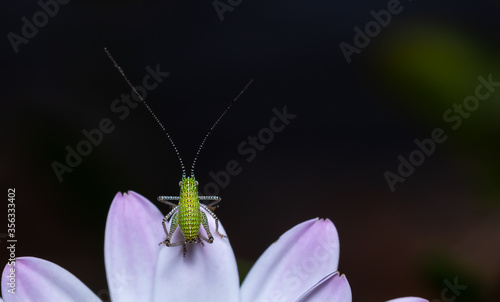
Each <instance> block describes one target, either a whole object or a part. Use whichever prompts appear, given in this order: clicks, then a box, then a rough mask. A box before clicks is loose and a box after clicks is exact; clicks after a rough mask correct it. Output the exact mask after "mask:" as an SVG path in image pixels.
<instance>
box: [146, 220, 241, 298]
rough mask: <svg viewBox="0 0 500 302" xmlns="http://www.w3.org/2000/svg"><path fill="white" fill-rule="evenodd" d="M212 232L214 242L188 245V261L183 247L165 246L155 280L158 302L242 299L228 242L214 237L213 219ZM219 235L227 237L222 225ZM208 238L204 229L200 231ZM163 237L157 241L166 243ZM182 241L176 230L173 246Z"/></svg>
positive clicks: (226, 239)
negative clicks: (184, 255)
mask: <svg viewBox="0 0 500 302" xmlns="http://www.w3.org/2000/svg"><path fill="white" fill-rule="evenodd" d="M207 217H208V219H209V226H210V231H211V232H212V235H213V237H214V242H213V243H212V244H209V243H207V242H204V246H202V245H201V244H199V243H188V244H187V254H186V257H183V256H182V245H181V246H174V247H167V246H165V245H162V248H161V252H160V258H159V259H158V267H157V273H156V279H155V282H156V283H155V295H154V300H153V301H155V302H165V301H169V302H170V301H172V302H183V301H201V302H235V301H238V295H239V277H238V268H237V266H236V259H235V257H234V253H233V250H232V248H231V244H230V243H229V240H228V238H221V237H220V236H218V235H217V234H216V233H215V222H214V219H212V217H211V216H210V215H208V214H207ZM219 231H220V232H221V233H222V234H226V235H227V233H226V231H225V230H224V228H223V227H222V225H221V224H220V221H219ZM200 233H201V234H203V235H204V236H206V233H205V230H204V229H203V227H202V228H201V231H200ZM165 237H166V236H165V234H163V235H162V236H161V237H160V238H159V240H158V241H162V240H165ZM181 240H183V236H182V233H181V232H180V230H179V229H177V231H176V233H175V234H174V236H173V238H172V243H174V242H177V241H181Z"/></svg>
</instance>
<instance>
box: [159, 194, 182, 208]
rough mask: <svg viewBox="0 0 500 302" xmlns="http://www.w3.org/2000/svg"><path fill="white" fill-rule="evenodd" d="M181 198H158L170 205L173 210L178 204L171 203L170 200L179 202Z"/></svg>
mask: <svg viewBox="0 0 500 302" xmlns="http://www.w3.org/2000/svg"><path fill="white" fill-rule="evenodd" d="M179 199H180V198H179V196H158V198H157V200H158V201H159V202H161V203H164V204H168V205H169V206H171V207H172V208H175V207H176V206H177V204H175V203H173V202H170V201H169V200H177V201H178V200H179Z"/></svg>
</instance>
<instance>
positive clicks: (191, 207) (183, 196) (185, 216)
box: [179, 177, 201, 242]
mask: <svg viewBox="0 0 500 302" xmlns="http://www.w3.org/2000/svg"><path fill="white" fill-rule="evenodd" d="M179 184H180V186H181V192H180V195H179V197H180V198H179V226H180V228H181V231H182V234H183V235H184V237H185V239H186V241H188V242H193V241H196V239H197V237H198V233H199V232H200V226H201V213H200V201H199V198H198V182H197V181H196V180H195V179H194V177H186V178H183V179H182V180H181V182H180V183H179Z"/></svg>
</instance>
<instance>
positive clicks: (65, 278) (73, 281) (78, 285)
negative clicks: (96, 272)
mask: <svg viewBox="0 0 500 302" xmlns="http://www.w3.org/2000/svg"><path fill="white" fill-rule="evenodd" d="M11 269H13V270H15V271H14V272H12V271H11ZM11 274H14V275H15V282H14V283H15V294H12V293H10V292H9V289H11V286H10V285H9V283H11V281H13V280H11ZM2 296H3V299H4V301H5V302H18V301H19V302H21V301H22V302H54V301H68V302H71V301H75V302H76V301H89V302H92V301H96V302H97V301H101V300H100V299H99V298H98V297H97V296H96V295H95V294H94V293H93V292H92V291H91V290H90V289H89V288H88V287H87V286H85V284H83V283H82V281H80V280H79V279H78V278H76V277H75V276H74V275H73V274H71V273H70V272H68V271H67V270H65V269H64V268H62V267H60V266H59V265H57V264H54V263H52V262H50V261H47V260H43V259H40V258H35V257H19V258H17V260H16V262H15V265H12V266H9V265H6V266H5V269H4V270H3V273H2Z"/></svg>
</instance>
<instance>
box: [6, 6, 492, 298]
mask: <svg viewBox="0 0 500 302" xmlns="http://www.w3.org/2000/svg"><path fill="white" fill-rule="evenodd" d="M219 3H222V5H229V6H226V7H225V8H224V7H223V6H220V7H219V11H218V10H217V9H216V8H215V7H214V3H213V2H210V1H205V2H203V1H201V2H194V3H193V2H189V3H184V2H183V1H168V0H167V1H134V0H125V1H93V0H92V1H90V0H89V1H77V0H75V1H71V2H68V3H66V4H59V10H58V11H57V12H56V13H54V14H53V15H54V16H53V17H49V18H48V19H47V20H46V22H45V20H44V19H43V17H39V20H38V21H36V22H37V23H38V24H39V25H43V26H38V27H37V28H38V29H37V32H36V34H32V33H31V34H32V37H31V38H21V36H22V35H23V33H22V30H23V26H24V24H25V21H24V20H23V17H26V20H28V21H31V22H33V16H34V15H35V14H36V13H37V12H39V11H41V10H42V8H41V7H40V5H39V4H37V2H36V1H3V2H2V4H1V9H0V12H1V13H0V14H1V15H2V16H1V18H0V23H1V24H2V27H1V28H2V36H3V39H2V41H3V43H2V47H1V58H0V59H1V65H0V66H1V73H0V77H1V78H0V83H1V85H2V91H3V96H2V98H1V101H0V102H1V110H0V141H1V142H2V147H1V148H0V154H1V159H2V169H1V172H0V179H1V181H0V183H1V185H2V188H1V190H2V192H4V193H2V194H3V195H2V196H4V197H3V198H4V200H5V201H6V202H7V197H6V195H7V188H12V187H14V188H16V197H17V198H16V207H17V210H16V215H17V217H16V235H17V239H18V243H17V250H16V254H17V256H36V257H41V258H44V259H47V260H50V261H52V262H55V263H57V264H58V265H60V266H62V267H64V268H65V269H67V270H69V271H70V272H71V273H73V274H74V275H76V276H77V277H78V278H80V279H81V280H82V281H83V282H84V283H85V284H87V285H88V286H89V287H90V288H91V289H92V290H93V291H94V292H95V293H99V292H101V291H102V290H105V289H106V288H107V284H106V275H105V270H104V255H103V241H104V227H105V223H106V216H107V212H108V209H109V206H110V204H111V201H112V200H113V197H114V196H115V194H116V193H117V192H119V191H121V192H124V191H128V190H134V191H136V192H138V193H140V194H142V195H144V196H145V197H147V198H148V199H150V200H151V201H153V202H154V201H155V200H156V196H158V195H175V194H177V193H178V190H179V189H178V182H179V180H180V177H181V171H180V167H179V164H178V161H177V158H176V156H175V153H174V151H173V149H172V148H171V146H170V145H169V142H168V141H167V140H166V138H165V136H164V134H163V133H162V131H161V129H160V127H159V126H158V125H157V124H156V122H155V121H154V120H153V119H152V118H151V116H150V115H149V113H148V112H147V111H146V110H145V108H144V106H142V105H141V104H139V105H140V106H138V107H137V108H135V109H130V112H129V115H128V116H127V117H126V118H123V119H120V118H119V117H120V115H121V114H122V113H123V112H121V113H116V112H113V110H112V103H113V101H114V100H116V99H120V96H121V95H122V94H128V93H130V88H129V87H128V86H127V84H126V83H125V82H124V81H123V79H122V78H121V76H120V75H119V73H118V72H117V70H116V69H115V68H114V67H113V65H112V64H111V62H110V61H109V60H108V58H107V57H106V55H105V53H104V51H103V48H104V47H108V49H109V50H110V51H111V53H112V54H113V56H114V57H115V59H116V60H117V61H118V62H119V64H120V65H121V66H122V67H123V69H124V70H125V72H126V73H127V75H128V77H129V78H130V80H131V81H132V82H133V83H135V85H140V84H141V82H142V79H143V78H144V76H145V75H146V74H147V71H146V69H145V68H146V66H150V67H152V68H153V69H154V68H155V66H156V65H157V64H159V66H160V67H161V68H160V70H161V71H162V72H169V73H170V74H169V76H168V77H167V78H165V80H164V81H163V82H162V83H160V84H159V85H158V87H157V88H156V89H153V90H151V91H148V94H147V100H148V103H149V104H150V106H151V107H152V108H153V110H154V111H155V112H156V114H157V115H158V117H159V119H160V120H161V121H162V122H163V123H164V124H165V126H166V128H167V129H168V131H169V132H170V134H171V135H172V137H173V139H174V141H175V142H176V144H177V146H178V148H179V151H180V153H181V154H182V156H183V158H184V161H185V162H186V163H187V164H188V165H189V164H190V162H191V160H192V158H193V156H194V154H195V152H196V148H197V147H198V145H199V143H200V141H201V140H202V138H203V136H204V135H205V133H206V132H207V131H208V129H209V128H210V126H211V125H212V123H213V122H214V121H215V119H216V118H217V117H218V116H219V115H220V113H221V112H222V111H223V110H224V109H225V107H226V106H227V104H228V103H229V102H230V101H231V100H232V99H233V98H234V97H235V96H236V95H237V94H238V93H239V91H240V90H241V89H242V88H243V87H244V86H245V84H246V83H247V82H248V81H249V80H250V79H251V78H253V79H254V80H255V81H254V83H253V84H252V86H251V87H250V88H249V89H248V91H247V92H246V93H245V94H244V95H243V96H242V97H241V99H240V100H239V101H238V103H236V105H235V106H234V107H233V109H232V110H231V111H230V113H229V114H228V115H227V116H226V117H225V118H224V119H223V120H222V122H221V123H220V124H219V126H218V127H217V129H216V131H215V132H214V133H213V135H212V136H211V137H210V139H209V140H208V142H207V144H206V145H205V149H204V151H203V153H202V155H201V156H200V158H199V160H198V164H197V170H196V176H197V179H198V180H199V182H200V185H201V186H203V185H204V184H207V183H210V182H211V181H212V178H211V177H210V175H209V173H210V172H211V171H212V172H213V173H217V172H219V171H223V170H225V169H226V164H227V163H228V161H230V160H235V161H237V162H238V163H240V164H241V168H242V171H241V173H240V174H239V175H236V176H233V177H231V179H230V182H229V184H228V185H227V186H226V187H225V188H220V192H219V195H220V196H221V197H222V199H223V201H222V203H221V206H220V208H219V209H218V210H217V215H218V216H219V218H220V219H221V221H222V223H223V224H224V227H225V229H226V230H227V233H228V235H229V237H230V240H231V243H232V246H233V249H234V252H235V255H236V257H237V259H238V262H239V269H240V271H241V275H242V277H241V278H242V279H243V276H244V275H245V274H246V272H247V271H248V269H249V267H250V266H251V265H252V264H253V263H254V262H255V261H256V259H257V258H258V257H259V255H260V254H261V253H262V252H263V251H264V250H265V249H266V248H267V247H268V246H269V245H270V244H271V243H272V242H274V241H275V240H276V239H277V238H278V237H279V236H280V235H281V234H282V233H284V232H285V231H286V230H288V229H290V228H291V227H293V226H294V225H296V224H298V223H300V222H303V221H305V220H307V219H310V218H314V217H318V216H319V217H324V218H329V219H331V220H332V221H333V223H334V224H335V226H336V227H337V229H338V232H339V237H340V242H341V251H340V267H339V270H340V271H341V272H342V273H344V274H346V275H347V278H348V280H349V283H350V285H351V288H352V291H353V297H354V301H362V302H364V301H366V302H369V301H386V300H389V299H391V298H396V297H400V296H410V295H414V296H421V297H425V298H427V299H428V300H429V301H431V300H433V299H441V292H442V291H443V290H444V289H445V288H446V285H445V280H448V281H450V282H452V283H453V280H454V279H455V278H457V280H458V283H459V284H461V285H466V286H467V288H466V289H465V290H463V291H462V292H460V295H459V296H456V300H455V301H458V302H461V301H475V302H478V301H499V300H500V257H499V255H500V210H499V206H500V186H499V181H500V158H499V156H498V155H499V154H500V143H499V141H498V139H499V135H500V119H499V118H498V114H499V112H500V92H499V91H496V90H500V87H497V86H494V85H495V84H494V83H493V84H492V85H489V86H488V87H484V88H482V90H480V93H481V94H486V93H490V94H489V96H488V97H487V98H486V99H485V100H480V101H478V102H475V101H474V98H473V97H472V98H470V97H469V98H468V99H469V101H468V103H467V104H464V99H466V98H467V97H468V96H476V95H477V92H476V87H477V86H478V85H480V84H481V83H482V82H481V81H480V80H479V77H482V78H484V79H485V80H486V81H488V77H490V80H492V81H494V82H495V81H496V82H500V60H499V56H498V53H499V50H500V36H499V34H498V28H499V26H500V19H499V18H498V15H499V13H500V1H459V2H457V1H437V2H436V1H423V0H422V1H401V2H400V3H399V4H398V3H397V2H395V1H352V2H338V1H337V2H334V1H245V0H242V1H241V2H238V1H233V2H232V3H233V4H236V5H233V6H231V5H230V4H228V2H225V1H223V0H221V1H220V2H219ZM388 6H389V8H388ZM381 10H386V11H391V10H392V11H393V13H392V14H390V20H389V17H387V16H388V15H387V14H384V13H380V11H381ZM371 11H374V13H371ZM39 15H40V14H39ZM375 16H378V17H375ZM377 18H378V19H379V21H377ZM380 20H382V21H380ZM380 22H382V23H384V24H380ZM44 23H46V24H44ZM377 24H378V25H377ZM355 28H357V29H358V30H356V29H355ZM367 30H368V32H369V33H370V36H369V35H367V34H366V31H367ZM25 31H26V30H25ZM359 32H362V34H360V33H359ZM10 33H13V34H15V35H17V38H14V37H16V36H14V35H13V34H10ZM26 33H27V34H28V35H30V32H29V30H28V31H27V32H26ZM363 36H364V38H363ZM24 39H25V40H24ZM13 41H14V42H13ZM342 43H344V44H342ZM356 43H357V44H356ZM341 44H342V45H344V47H347V48H344V50H345V49H348V51H347V53H348V54H346V53H345V51H344V52H343V50H342V48H341V47H340V45H341ZM346 45H349V46H346ZM356 45H358V46H356ZM16 49H17V53H16ZM348 61H350V63H348ZM471 99H472V101H470V100H471ZM454 104H455V105H454ZM284 106H286V108H287V112H288V113H290V114H296V115H297V116H296V118H294V119H293V120H291V121H290V123H289V124H288V125H287V126H286V128H285V129H284V130H283V131H281V132H279V133H275V134H274V136H273V138H272V139H271V140H270V142H268V141H266V142H267V144H264V146H265V148H263V150H259V151H256V153H255V158H253V160H251V161H247V158H248V157H249V155H248V154H242V153H241V152H239V151H238V146H239V145H240V144H242V143H243V142H246V141H248V137H249V136H258V134H259V132H260V131H261V130H262V129H264V128H268V127H269V123H270V120H271V118H272V117H273V116H274V113H273V111H272V110H273V108H276V109H277V110H279V111H281V110H282V108H283V107H284ZM457 106H467V107H457ZM456 108H462V113H463V114H461V113H459V112H458V111H455V110H457V109H456ZM463 108H469V109H463ZM448 110H452V111H453V112H452V113H450V112H448ZM445 112H448V113H450V115H449V116H448V118H453V120H452V121H453V122H450V121H449V120H448V121H447V120H446V118H444V117H443V114H444V113H445ZM466 117H467V118H466ZM106 118H108V119H110V120H111V122H112V123H113V125H114V126H115V128H114V130H113V131H112V132H111V133H109V134H105V135H104V136H103V140H102V142H101V143H100V144H99V145H98V146H94V147H93V148H92V151H91V152H90V154H89V155H88V156H85V157H83V158H82V160H81V163H80V164H79V165H78V166H77V167H74V168H73V170H72V172H66V173H64V174H62V181H59V179H58V177H57V175H56V173H55V172H54V169H53V167H52V165H53V163H54V162H58V163H60V164H64V165H66V159H65V157H66V154H67V150H66V148H67V146H69V147H71V148H73V149H76V148H77V145H78V143H79V142H80V141H82V140H84V139H85V137H84V136H83V134H82V131H83V130H87V131H90V130H92V129H96V128H98V127H99V123H100V122H101V120H103V119H106ZM458 120H460V125H459V126H458V127H457V125H458ZM452 126H455V127H452ZM436 128H441V129H442V131H443V132H444V135H446V137H447V139H446V141H445V142H443V143H439V144H438V143H436V147H435V150H434V152H432V153H431V154H430V155H428V156H425V158H423V159H418V160H417V162H418V164H419V166H416V167H414V171H413V173H412V174H411V175H409V176H408V177H404V178H401V179H399V180H404V182H402V181H399V182H396V183H395V184H394V190H391V189H390V186H389V185H388V182H387V180H386V177H385V175H387V172H390V173H394V174H393V175H397V174H399V173H400V172H398V166H399V165H400V162H401V161H400V159H398V157H399V156H401V157H400V158H404V159H406V160H408V159H409V155H410V153H412V152H413V151H414V150H418V147H417V145H416V144H415V142H414V141H415V140H416V139H418V140H425V139H429V138H431V137H432V135H431V132H432V131H433V129H436ZM454 128H455V129H454ZM264 131H265V130H264ZM261 136H262V134H261ZM264 137H265V134H264ZM266 138H267V137H266ZM155 203H156V202H155ZM158 207H159V208H160V209H161V210H162V211H163V212H164V213H167V211H168V210H169V207H168V206H163V205H161V204H158ZM3 213H6V211H5V212H3ZM2 220H4V219H2ZM158 223H160V222H158ZM0 232H1V233H2V238H0V239H1V240H2V245H3V244H5V238H4V237H5V234H6V232H7V231H6V223H2V225H1V227H0ZM1 250H2V252H1V253H2V258H1V259H4V260H3V262H5V263H6V262H7V259H8V257H7V253H5V250H6V249H5V248H2V249H1ZM437 301H439V300H437Z"/></svg>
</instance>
